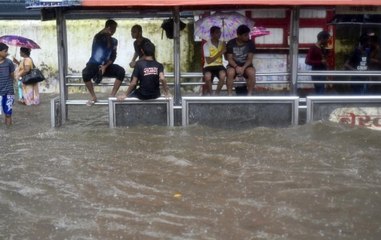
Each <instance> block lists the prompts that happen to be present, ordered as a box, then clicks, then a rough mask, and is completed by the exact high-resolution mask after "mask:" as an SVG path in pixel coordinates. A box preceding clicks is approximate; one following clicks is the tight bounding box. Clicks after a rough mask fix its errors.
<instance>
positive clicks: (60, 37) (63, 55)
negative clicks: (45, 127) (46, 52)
mask: <svg viewBox="0 0 381 240" xmlns="http://www.w3.org/2000/svg"><path fill="white" fill-rule="evenodd" d="M56 17H57V19H56V24H57V51H58V80H59V87H60V101H61V123H62V124H65V121H66V119H67V118H68V114H67V107H66V104H65V103H66V99H68V89H67V87H66V75H67V59H68V58H67V37H66V20H65V18H64V14H63V9H62V8H56Z"/></svg>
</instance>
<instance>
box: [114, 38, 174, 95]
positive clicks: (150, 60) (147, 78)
mask: <svg viewBox="0 0 381 240" xmlns="http://www.w3.org/2000/svg"><path fill="white" fill-rule="evenodd" d="M141 51H142V53H143V59H141V60H139V61H137V62H136V65H135V68H134V71H133V73H132V76H131V83H130V85H129V86H128V89H127V92H126V94H125V95H122V96H119V97H118V99H119V100H123V99H125V98H126V97H127V96H128V97H136V98H139V99H141V100H147V99H155V98H158V97H160V83H161V84H162V89H163V92H164V95H165V96H166V97H169V96H170V94H169V92H168V87H167V82H166V81H165V77H164V66H163V64H161V63H159V62H157V61H156V60H155V59H154V55H155V45H153V43H151V42H146V43H145V44H144V45H143V46H142V49H141ZM135 88H136V89H135Z"/></svg>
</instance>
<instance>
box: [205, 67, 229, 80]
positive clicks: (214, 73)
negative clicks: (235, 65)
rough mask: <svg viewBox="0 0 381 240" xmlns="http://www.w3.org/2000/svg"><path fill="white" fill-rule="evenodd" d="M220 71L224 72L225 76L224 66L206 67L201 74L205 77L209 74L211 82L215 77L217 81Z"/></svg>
mask: <svg viewBox="0 0 381 240" xmlns="http://www.w3.org/2000/svg"><path fill="white" fill-rule="evenodd" d="M220 71H224V72H225V74H226V68H225V67H224V66H208V67H205V68H204V69H203V71H202V73H203V74H204V75H205V73H207V72H210V73H211V74H212V80H213V79H214V78H215V77H216V78H218V79H219V76H220Z"/></svg>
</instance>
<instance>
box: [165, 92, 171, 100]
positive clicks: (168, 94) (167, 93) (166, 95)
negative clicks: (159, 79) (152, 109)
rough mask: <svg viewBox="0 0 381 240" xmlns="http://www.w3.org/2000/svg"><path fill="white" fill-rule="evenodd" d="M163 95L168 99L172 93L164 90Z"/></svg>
mask: <svg viewBox="0 0 381 240" xmlns="http://www.w3.org/2000/svg"><path fill="white" fill-rule="evenodd" d="M164 97H165V98H166V99H170V98H171V97H172V95H171V93H169V92H166V93H164Z"/></svg>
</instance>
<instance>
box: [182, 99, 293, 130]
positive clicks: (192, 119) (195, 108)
mask: <svg viewBox="0 0 381 240" xmlns="http://www.w3.org/2000/svg"><path fill="white" fill-rule="evenodd" d="M298 107H299V97H297V96H289V97H288V96H285V97H283V96H281V97H275V96H266V97H259V96H258V97H254V96H250V97H249V96H245V97H183V98H182V122H183V126H187V125H192V124H199V125H205V126H209V127H216V128H230V129H231V128H234V129H246V128H253V127H289V126H292V125H297V124H298Z"/></svg>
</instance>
